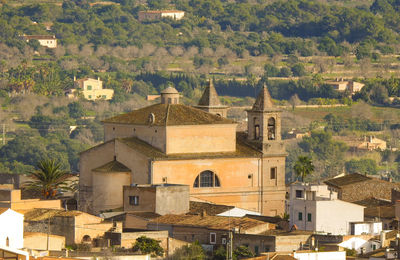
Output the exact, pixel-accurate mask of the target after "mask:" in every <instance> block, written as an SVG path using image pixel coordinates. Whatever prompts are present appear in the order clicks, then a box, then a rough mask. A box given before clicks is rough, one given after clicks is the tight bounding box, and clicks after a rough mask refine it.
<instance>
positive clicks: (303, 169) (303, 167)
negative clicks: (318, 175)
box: [293, 156, 314, 182]
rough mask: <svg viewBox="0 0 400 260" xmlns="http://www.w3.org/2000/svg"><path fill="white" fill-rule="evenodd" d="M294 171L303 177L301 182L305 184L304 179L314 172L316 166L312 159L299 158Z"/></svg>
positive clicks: (306, 157)
mask: <svg viewBox="0 0 400 260" xmlns="http://www.w3.org/2000/svg"><path fill="white" fill-rule="evenodd" d="M293 169H294V172H295V173H296V175H297V176H299V177H301V182H304V177H306V176H307V175H309V174H311V173H313V172H314V165H313V163H312V161H311V158H310V157H308V156H299V157H297V161H296V163H295V164H294V167H293Z"/></svg>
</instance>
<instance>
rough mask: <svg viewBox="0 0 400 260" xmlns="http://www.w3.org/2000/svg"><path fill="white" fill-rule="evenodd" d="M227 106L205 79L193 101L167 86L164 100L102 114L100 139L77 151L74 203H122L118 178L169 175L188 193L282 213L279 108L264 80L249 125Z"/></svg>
mask: <svg viewBox="0 0 400 260" xmlns="http://www.w3.org/2000/svg"><path fill="white" fill-rule="evenodd" d="M226 112H227V107H225V106H222V105H221V104H220V101H219V98H218V95H217V92H216V91H215V88H214V86H213V85H212V82H211V81H210V84H209V86H208V87H207V88H206V89H205V91H204V94H203V96H202V98H201V99H200V102H199V104H198V106H196V107H191V106H187V105H183V104H180V103H179V93H178V91H177V90H176V89H174V88H171V87H170V88H167V89H165V90H163V91H162V92H161V103H159V104H155V105H151V106H148V107H144V108H141V109H138V110H135V111H132V112H129V113H126V114H122V115H118V116H115V117H112V118H108V119H106V120H104V121H103V124H104V135H105V140H104V143H102V144H100V145H97V146H95V147H93V148H91V149H89V150H86V151H84V152H82V153H81V154H80V183H79V202H78V203H79V209H80V210H82V211H87V212H90V213H99V212H101V211H105V210H110V209H116V208H121V207H123V186H127V185H131V186H132V185H133V186H134V185H136V184H163V183H165V184H168V183H170V184H186V185H189V187H190V191H189V192H190V197H192V198H196V199H200V200H203V201H208V202H212V203H217V204H225V205H232V206H236V207H240V208H244V209H248V210H252V211H257V212H260V213H261V214H263V215H269V216H275V215H282V214H283V213H284V204H285V193H286V192H285V157H286V152H285V147H284V144H283V142H282V140H281V112H280V111H279V110H278V109H277V108H275V107H274V106H273V104H272V100H271V97H270V95H269V92H268V90H267V88H266V87H264V88H263V89H262V90H261V92H260V93H259V95H258V97H257V99H256V102H255V104H254V105H253V107H252V109H250V110H248V111H247V113H248V130H247V133H239V132H236V127H237V124H236V123H235V122H234V121H232V120H230V119H227V118H226ZM141 201H142V200H141V199H140V198H138V200H137V201H135V203H140V202H141Z"/></svg>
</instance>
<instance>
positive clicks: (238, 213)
mask: <svg viewBox="0 0 400 260" xmlns="http://www.w3.org/2000/svg"><path fill="white" fill-rule="evenodd" d="M247 214H249V215H256V216H261V213H260V212H256V211H251V210H246V209H241V208H233V209H230V210H228V211H225V212H222V213H220V214H218V215H217V216H222V217H239V218H240V217H244V216H246V215H247Z"/></svg>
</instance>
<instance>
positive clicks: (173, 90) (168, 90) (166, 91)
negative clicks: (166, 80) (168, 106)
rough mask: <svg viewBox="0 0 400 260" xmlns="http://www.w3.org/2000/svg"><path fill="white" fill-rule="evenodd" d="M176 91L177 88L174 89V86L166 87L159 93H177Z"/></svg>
mask: <svg viewBox="0 0 400 260" xmlns="http://www.w3.org/2000/svg"><path fill="white" fill-rule="evenodd" d="M178 93H179V92H178V90H176V88H173V87H168V88H166V89H164V90H163V91H161V94H178Z"/></svg>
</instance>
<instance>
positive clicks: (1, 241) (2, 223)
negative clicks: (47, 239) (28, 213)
mask: <svg viewBox="0 0 400 260" xmlns="http://www.w3.org/2000/svg"><path fill="white" fill-rule="evenodd" d="M0 247H2V248H4V247H7V248H14V249H20V248H23V247H24V215H23V214H20V213H18V212H16V211H14V210H12V209H0Z"/></svg>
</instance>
